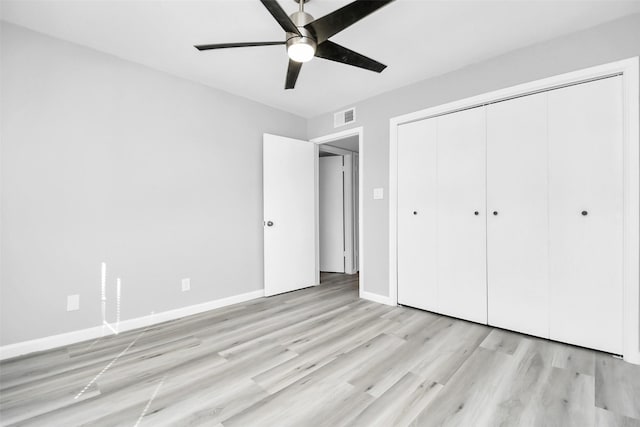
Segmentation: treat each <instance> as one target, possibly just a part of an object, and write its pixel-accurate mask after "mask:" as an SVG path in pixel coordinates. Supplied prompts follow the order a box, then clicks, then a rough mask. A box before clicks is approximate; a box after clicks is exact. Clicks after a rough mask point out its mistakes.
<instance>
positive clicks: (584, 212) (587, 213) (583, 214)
mask: <svg viewBox="0 0 640 427" xmlns="http://www.w3.org/2000/svg"><path fill="white" fill-rule="evenodd" d="M580 213H581V214H582V216H587V215H589V212H587V211H582V212H580Z"/></svg>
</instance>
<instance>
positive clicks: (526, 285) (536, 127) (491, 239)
mask: <svg viewBox="0 0 640 427" xmlns="http://www.w3.org/2000/svg"><path fill="white" fill-rule="evenodd" d="M547 214H548V213H547V94H546V93H540V94H536V95H530V96H525V97H521V98H516V99H513V100H509V101H504V102H499V103H496V104H491V105H489V106H488V107H487V215H488V217H487V252H488V256H487V261H488V264H487V266H488V318H489V324H491V325H495V326H499V327H503V328H506V329H512V330H516V331H520V332H524V333H527V334H531V335H537V336H541V337H548V335H549V321H548V316H549V313H548V304H549V280H548V270H549V269H548V219H547Z"/></svg>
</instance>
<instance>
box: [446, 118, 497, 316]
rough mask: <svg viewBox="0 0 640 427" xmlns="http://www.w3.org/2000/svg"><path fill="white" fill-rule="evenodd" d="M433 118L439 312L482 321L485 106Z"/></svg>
mask: <svg viewBox="0 0 640 427" xmlns="http://www.w3.org/2000/svg"><path fill="white" fill-rule="evenodd" d="M437 120H438V153H437V159H438V160H437V162H438V166H437V170H438V176H437V194H438V200H437V206H438V210H437V213H438V219H437V224H438V237H437V244H438V247H437V259H438V312H440V313H443V314H447V315H449V316H454V317H459V318H462V319H466V320H471V321H474V322H480V323H487V280H486V212H485V211H486V209H485V203H486V195H485V188H486V182H485V158H486V156H485V154H486V144H485V141H486V131H485V122H486V120H485V109H484V108H473V109H470V110H465V111H461V112H457V113H452V114H447V115H444V116H441V117H439V118H438V119H437Z"/></svg>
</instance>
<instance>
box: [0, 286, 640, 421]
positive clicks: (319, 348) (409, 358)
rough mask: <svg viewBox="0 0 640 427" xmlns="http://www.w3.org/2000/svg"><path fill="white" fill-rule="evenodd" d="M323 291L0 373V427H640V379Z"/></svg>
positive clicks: (563, 348)
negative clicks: (12, 426) (83, 426)
mask: <svg viewBox="0 0 640 427" xmlns="http://www.w3.org/2000/svg"><path fill="white" fill-rule="evenodd" d="M322 279H323V284H322V285H321V286H319V287H316V288H309V289H304V290H301V291H297V292H291V293H288V294H284V295H279V296H275V297H270V298H261V299H258V300H254V301H250V302H247V303H243V304H238V305H234V306H230V307H226V308H223V309H219V310H214V311H211V312H208V313H203V314H199V315H195V316H191V317H187V318H184V319H180V320H176V321H172V322H167V323H164V324H161V325H157V326H153V327H149V328H146V329H144V330H136V331H131V332H127V333H123V334H120V335H118V336H111V337H107V338H102V339H99V340H96V341H91V342H84V343H80V344H76V345H71V346H68V347H65V348H59V349H55V350H51V351H47V352H42V353H38V354H34V355H30V356H25V357H20V358H15V359H12V360H8V361H5V362H2V363H1V364H0V387H1V395H0V411H1V412H0V413H1V420H2V424H3V425H14V424H15V425H42V426H55V427H58V426H75V425H96V426H103V425H105V426H110V425H126V426H134V425H141V426H143V425H145V426H163V425H176V426H187V425H188V426H193V425H208V426H220V425H223V426H225V427H230V426H270V427H271V426H278V427H279V426H313V427H316V426H331V427H336V426H406V425H414V426H440V425H452V426H473V427H476V426H579V427H586V426H640V366H634V365H630V364H627V363H625V362H623V361H621V360H618V359H615V358H613V357H612V356H609V355H607V354H604V353H599V352H595V351H591V350H586V349H582V348H577V347H572V346H569V345H563V344H559V343H554V342H550V341H545V340H541V339H536V338H532V337H529V336H524V335H520V334H517V333H511V332H507V331H503V330H499V329H495V328H491V327H487V326H482V325H477V324H473V323H469V322H465V321H461V320H456V319H452V318H449V317H445V316H439V315H435V314H432V313H428V312H423V311H419V310H414V309H410V308H404V307H388V306H384V305H380V304H376V303H373V302H368V301H365V300H359V299H358V296H357V276H346V275H340V274H323V276H322Z"/></svg>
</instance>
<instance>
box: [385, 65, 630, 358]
mask: <svg viewBox="0 0 640 427" xmlns="http://www.w3.org/2000/svg"><path fill="white" fill-rule="evenodd" d="M621 84H622V78H621V77H620V76H613V77H608V78H603V79H599V80H595V81H590V82H586V83H580V84H575V85H571V86H566V87H562V88H556V89H552V90H549V91H544V92H538V93H535V94H531V95H527V96H521V97H516V98H513V99H508V100H502V101H499V102H494V103H489V104H487V105H482V106H478V107H476V108H470V109H466V110H463V111H457V112H452V113H449V114H444V115H440V116H436V117H432V118H428V119H424V120H419V121H416V122H410V123H406V124H402V125H400V126H399V127H398V194H397V195H398V212H397V215H398V217H397V221H398V223H397V224H398V228H397V245H398V246H397V250H398V260H397V261H398V302H399V303H400V304H403V305H407V306H412V307H417V308H421V309H425V310H430V311H434V312H437V313H442V314H446V315H449V316H453V317H457V318H461V319H466V320H471V321H474V322H479V323H485V324H489V325H492V326H497V327H501V328H505V329H510V330H514V331H519V332H523V333H526V334H531V335H535V336H539V337H544V338H551V339H554V340H558V341H563V342H567V343H571V344H577V345H581V346H585V347H590V348H595V349H598V350H604V351H607V352H611V353H616V354H621V353H622V341H623V338H622V331H623V327H622V325H623V323H622V322H623V319H622V312H623V289H622V268H623V266H622V258H623V254H622V248H623V235H622V229H623V228H622V227H623V223H622V219H623V218H622V213H623V176H622V165H623V158H622V142H623V133H622V129H623V123H622V117H623V115H622V86H621Z"/></svg>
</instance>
